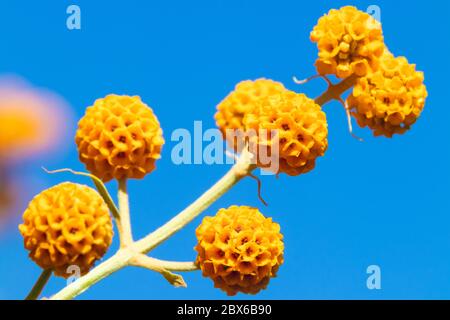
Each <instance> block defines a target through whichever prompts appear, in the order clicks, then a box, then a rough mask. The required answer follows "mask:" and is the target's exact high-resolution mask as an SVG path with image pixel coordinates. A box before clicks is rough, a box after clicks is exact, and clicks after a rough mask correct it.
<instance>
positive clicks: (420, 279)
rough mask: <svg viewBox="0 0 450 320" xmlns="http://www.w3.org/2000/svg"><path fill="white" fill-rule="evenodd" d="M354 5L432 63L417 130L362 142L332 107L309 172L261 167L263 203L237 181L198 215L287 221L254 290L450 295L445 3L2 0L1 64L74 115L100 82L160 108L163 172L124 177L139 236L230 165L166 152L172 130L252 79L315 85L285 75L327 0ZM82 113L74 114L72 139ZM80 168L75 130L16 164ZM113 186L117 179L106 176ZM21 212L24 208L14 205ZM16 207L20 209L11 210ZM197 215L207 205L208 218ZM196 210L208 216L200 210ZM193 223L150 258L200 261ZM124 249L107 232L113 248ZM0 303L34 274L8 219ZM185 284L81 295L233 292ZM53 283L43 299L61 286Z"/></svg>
mask: <svg viewBox="0 0 450 320" xmlns="http://www.w3.org/2000/svg"><path fill="white" fill-rule="evenodd" d="M70 4H77V5H79V6H80V7H81V12H82V29H81V30H78V31H69V30H68V29H67V28H66V18H67V15H66V13H65V11H66V8H67V6H69V5H70ZM345 4H354V5H356V6H358V7H359V8H360V9H362V10H365V9H366V8H367V7H368V6H369V5H372V4H376V5H378V6H379V7H380V9H381V20H382V24H383V29H384V35H385V40H386V42H387V45H388V46H389V48H390V50H391V51H392V52H393V53H394V54H396V55H405V56H406V57H407V58H408V59H409V61H410V62H414V63H416V64H417V66H418V69H419V70H422V71H424V72H425V79H426V80H425V83H426V85H427V89H428V92H429V97H428V99H427V103H426V106H425V110H424V112H423V114H422V116H421V118H420V119H419V121H418V122H417V123H416V124H415V125H414V127H413V129H412V130H411V131H410V132H408V133H407V134H405V135H403V136H395V137H394V138H393V139H387V138H373V137H372V136H371V133H370V131H368V130H367V129H361V128H358V127H356V133H357V134H358V135H360V136H362V137H363V138H364V139H365V141H364V142H362V143H361V142H359V141H357V140H355V139H353V138H352V137H351V136H350V135H349V134H348V132H347V127H346V119H345V114H344V111H343V109H342V108H341V107H340V106H339V105H338V104H335V103H332V104H329V105H326V107H325V108H324V109H325V111H326V113H327V118H328V123H329V149H328V151H327V153H326V155H325V157H323V158H321V159H320V160H319V161H318V164H317V167H316V169H315V170H314V171H313V172H311V173H309V174H307V175H302V176H298V177H287V176H283V175H282V176H280V177H279V178H278V179H276V178H275V177H273V176H264V177H262V181H263V195H264V197H265V199H266V200H267V202H268V203H269V206H268V207H264V206H263V205H262V204H261V203H260V202H259V201H258V198H257V195H256V191H255V190H256V186H255V182H254V181H253V180H251V179H248V180H245V181H243V182H242V183H240V184H239V185H238V186H237V187H235V188H234V189H233V190H232V191H230V192H229V193H228V194H226V195H225V196H224V197H223V198H222V199H220V201H218V202H217V203H216V204H214V205H213V206H212V207H211V208H209V209H208V210H207V212H206V214H207V215H212V214H214V213H215V212H216V211H217V210H218V209H219V208H221V207H228V206H229V205H232V204H239V205H252V206H257V207H259V208H260V209H261V211H262V212H263V213H264V214H265V215H267V216H272V217H273V218H274V220H275V221H277V222H278V223H280V224H281V228H282V232H283V233H284V236H285V246H286V250H285V263H284V265H283V266H282V267H281V269H280V272H279V276H278V277H277V278H276V279H273V280H272V281H271V284H270V285H269V287H268V289H267V290H265V291H263V292H261V293H260V294H259V295H257V296H256V297H252V296H245V295H238V296H236V297H235V298H236V299H239V298H261V299H345V298H352V299H379V298H383V299H397V298H411V299H431V298H436V299H441V298H446V299H450V281H449V270H450V215H449V213H450V210H449V209H450V197H449V190H450V179H449V178H450V166H449V164H450V149H449V148H448V146H447V143H448V141H447V138H448V136H449V132H448V121H449V119H450V109H449V108H448V107H447V105H448V98H447V97H446V94H448V82H447V76H448V74H449V72H450V70H449V64H448V61H447V59H446V57H447V56H448V52H449V50H450V43H449V41H448V38H449V31H450V22H449V20H448V17H447V14H448V12H449V11H450V4H449V2H446V1H433V2H428V1H427V2H425V1H395V2H394V1H374V0H371V1H358V2H355V1H303V2H301V1H294V0H292V1H277V2H273V1H262V0H260V1H249V0H246V1H217V0H214V1H164V2H163V1H158V2H156V1H155V2H150V1H137V0H128V1H123V2H119V1H95V2H94V1H86V0H76V1H70V2H69V1H57V2H56V1H49V0H48V1H40V2H29V1H22V0H14V1H13V0H5V1H2V2H1V4H0V30H1V39H2V40H1V41H2V45H3V46H2V50H1V51H0V73H15V74H18V75H20V76H22V77H24V78H26V79H27V80H28V81H30V82H31V83H32V84H34V85H37V86H39V87H45V88H49V89H52V90H54V91H56V92H58V93H59V94H60V95H62V96H63V97H65V99H66V100H67V101H68V102H69V103H70V104H71V105H72V106H73V108H74V115H75V119H78V118H79V117H81V116H82V115H83V113H84V109H85V108H86V107H87V106H89V105H90V104H91V103H92V102H93V101H94V100H95V99H96V98H99V97H103V96H105V95H106V94H109V93H117V94H130V95H135V94H137V95H140V96H141V97H142V98H143V100H144V101H145V102H147V103H148V104H149V105H150V106H152V108H153V109H154V111H155V113H156V114H157V116H158V118H159V120H160V122H161V125H162V127H163V130H164V132H165V137H166V140H167V144H166V145H165V148H164V150H163V157H162V159H161V160H160V161H159V162H158V163H157V166H158V168H157V170H156V171H155V172H154V173H152V174H151V175H149V176H147V178H146V179H144V180H141V181H132V182H131V183H130V188H129V189H130V197H131V201H132V202H131V209H132V222H133V226H134V233H135V236H136V237H141V236H143V235H145V234H146V233H147V232H149V231H152V230H153V229H155V228H157V227H158V226H160V225H161V224H163V223H164V222H165V221H167V220H168V219H170V218H171V217H172V216H173V215H174V214H175V213H177V212H178V211H180V210H181V209H183V208H184V207H185V206H186V205H188V204H189V203H190V202H191V201H193V200H194V199H195V198H196V197H197V196H199V195H200V194H201V193H202V192H203V191H204V190H206V189H207V188H208V187H209V186H210V185H212V183H213V182H214V181H216V180H217V179H218V178H219V177H220V176H221V175H222V174H224V173H225V172H226V170H227V168H228V167H227V166H225V165H215V166H210V165H182V166H176V165H175V164H173V163H172V162H171V159H170V151H171V149H172V147H173V146H174V145H175V143H174V142H171V141H170V133H171V132H172V131H173V130H174V129H176V128H187V129H189V130H192V128H193V126H194V121H196V120H201V121H203V127H204V128H213V127H214V126H215V124H214V120H213V115H214V113H215V106H216V105H217V103H218V102H219V101H220V100H221V99H223V97H224V96H225V95H226V94H227V93H228V92H229V91H230V90H232V88H233V87H234V85H235V84H236V83H237V82H239V81H241V80H245V79H255V78H259V77H267V78H272V79H274V80H278V81H281V82H283V83H284V84H285V85H286V86H287V87H288V88H290V89H294V90H296V91H303V92H305V93H306V94H308V95H309V96H311V97H315V96H316V95H318V94H320V93H321V91H323V90H324V89H325V86H324V83H323V82H322V81H320V80H316V81H313V82H311V83H308V84H306V85H304V86H302V87H299V86H297V85H295V84H293V82H292V80H291V77H292V76H293V75H297V76H298V77H300V78H301V77H307V76H309V75H312V74H313V73H314V71H315V69H314V66H313V63H314V61H315V58H316V55H317V49H316V47H315V45H314V44H313V43H311V42H310V41H309V32H310V30H311V29H312V27H313V26H314V24H315V23H316V21H317V19H318V18H319V17H320V16H321V15H323V14H324V13H325V12H327V11H328V10H329V9H331V8H339V7H340V6H342V5H345ZM75 128H76V122H75V121H74V122H70V123H67V132H68V136H69V137H70V136H73V135H74V132H75ZM41 165H44V166H46V167H49V168H61V167H70V168H73V169H77V170H84V167H83V165H82V164H81V163H79V162H78V161H77V153H76V147H75V144H74V143H73V141H72V140H71V139H69V140H68V141H67V147H66V148H65V149H61V152H60V153H58V154H52V155H48V157H46V158H41V159H39V161H34V162H31V163H28V165H27V166H25V167H23V173H22V180H24V181H26V182H27V184H28V185H29V188H31V189H33V190H32V193H38V192H39V191H40V190H42V189H44V188H47V187H50V186H52V185H54V184H57V183H59V182H62V181H65V180H72V181H76V182H81V183H83V182H86V183H89V181H87V180H85V179H84V178H80V177H74V176H71V175H67V174H61V175H53V176H50V175H47V174H45V173H44V172H42V171H41V169H40V166H41ZM108 187H109V188H110V190H111V192H113V193H115V192H116V184H115V183H114V182H112V183H109V184H108ZM22 209H23V208H22ZM20 214H21V212H18V213H17V215H18V216H19V215H20ZM204 215H205V214H204ZM204 215H203V216H204ZM200 221H201V220H200V218H198V219H196V220H195V221H194V222H193V223H191V224H190V225H189V226H188V227H187V228H185V229H183V230H182V231H181V232H180V233H178V234H177V235H176V236H174V237H173V238H171V239H170V240H169V241H167V242H166V243H164V244H163V245H162V246H161V247H159V248H158V249H157V250H155V251H154V252H153V254H154V255H155V256H156V257H158V258H164V259H173V260H193V259H194V258H195V252H194V251H193V246H194V245H195V235H194V230H195V228H196V226H197V225H198V224H199V223H200ZM116 247H117V243H116V242H115V243H114V245H113V247H112V248H111V251H110V252H109V254H111V253H112V252H113V251H114V250H115V249H116ZM0 255H1V259H0V299H11V298H12V299H14V298H16V299H20V298H22V297H24V296H25V295H26V293H27V292H28V290H29V289H30V288H31V286H32V284H33V283H34V281H35V279H36V278H37V277H38V274H39V272H40V270H39V268H38V267H37V266H36V265H34V263H32V262H31V261H29V260H28V258H27V253H26V251H25V250H24V249H23V244H22V238H21V236H20V235H19V233H18V231H17V228H16V225H15V224H14V223H13V224H11V225H10V227H9V228H8V230H7V232H6V233H4V234H2V235H0ZM369 265H379V266H380V268H381V274H382V281H381V285H382V288H381V290H368V289H367V287H366V279H367V276H368V275H367V274H366V268H367V267H368V266H369ZM184 276H185V280H186V282H187V283H188V286H189V287H188V288H187V289H176V288H173V287H171V286H170V285H169V284H168V283H167V282H165V281H164V279H162V277H161V276H159V275H158V274H155V273H152V272H150V271H146V270H140V269H135V268H129V269H125V270H122V271H120V272H118V273H116V274H114V275H112V276H111V277H109V278H107V279H106V280H104V281H102V282H101V283H99V284H97V285H95V286H94V287H92V288H91V289H90V290H89V291H87V292H85V293H84V294H83V295H82V296H81V297H80V299H109V298H126V299H155V298H162V299H171V298H176V299H193V298H199V299H210V298H219V299H221V298H226V295H225V294H224V293H222V292H221V291H219V290H217V289H214V288H213V286H212V282H211V281H210V280H209V279H205V278H202V276H201V274H200V273H199V272H196V273H186V274H185V275H184ZM64 284H65V281H64V280H63V279H57V278H53V279H51V281H50V283H49V285H48V287H47V288H46V290H45V292H44V295H47V296H48V295H51V294H52V293H55V292H56V291H58V290H59V288H61V287H62V286H64Z"/></svg>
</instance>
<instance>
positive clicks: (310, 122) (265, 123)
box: [244, 90, 328, 176]
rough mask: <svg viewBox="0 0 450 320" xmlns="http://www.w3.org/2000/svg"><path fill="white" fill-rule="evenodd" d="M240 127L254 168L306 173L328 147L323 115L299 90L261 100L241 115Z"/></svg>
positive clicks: (319, 108) (294, 173)
mask: <svg viewBox="0 0 450 320" xmlns="http://www.w3.org/2000/svg"><path fill="white" fill-rule="evenodd" d="M244 126H245V130H246V133H247V138H248V139H249V148H250V152H253V153H254V155H255V156H256V160H257V165H258V167H260V168H265V169H267V170H270V171H276V172H275V173H280V172H283V173H286V174H288V175H292V176H295V175H299V174H302V173H307V172H309V171H311V170H312V169H313V168H314V167H315V163H316V159H317V158H318V157H320V156H323V155H324V154H325V151H326V150H327V147H328V140H327V137H328V125H327V119H326V115H325V113H324V112H323V111H322V108H321V107H320V106H319V105H318V104H316V103H315V102H314V100H312V99H310V98H308V97H307V96H306V95H304V94H301V93H295V92H293V91H289V90H285V91H284V92H282V93H280V94H277V95H272V96H270V97H267V98H266V99H263V100H261V102H260V103H259V106H258V107H257V108H255V109H254V110H253V112H251V113H249V114H247V115H246V116H245V118H244ZM272 161H278V166H276V165H274V164H273V163H271V162H272ZM274 169H276V170H274Z"/></svg>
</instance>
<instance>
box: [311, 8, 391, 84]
mask: <svg viewBox="0 0 450 320" xmlns="http://www.w3.org/2000/svg"><path fill="white" fill-rule="evenodd" d="M310 39H311V41H313V42H315V43H317V48H318V50H319V54H318V59H317V60H316V64H315V65H316V68H317V72H318V73H319V74H322V75H326V74H333V75H336V76H337V77H338V78H347V77H349V76H351V75H353V74H355V75H356V76H364V75H366V74H367V73H368V72H369V71H370V70H376V69H377V68H378V64H379V58H380V57H381V55H382V54H383V52H384V48H385V45H384V40H383V33H382V29H381V24H380V23H379V22H378V21H377V20H375V18H373V17H372V16H371V15H369V14H367V13H366V12H363V11H360V10H358V9H356V8H355V7H352V6H346V7H342V8H341V9H338V10H336V9H332V10H330V11H329V12H328V14H326V15H324V16H322V17H321V18H320V19H319V21H318V23H317V25H316V26H314V28H313V31H312V32H311V35H310Z"/></svg>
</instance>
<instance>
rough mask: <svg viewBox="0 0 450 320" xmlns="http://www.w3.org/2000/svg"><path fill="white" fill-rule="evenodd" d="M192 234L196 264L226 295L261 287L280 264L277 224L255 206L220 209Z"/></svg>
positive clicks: (279, 237) (282, 247) (263, 286)
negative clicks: (194, 237)
mask: <svg viewBox="0 0 450 320" xmlns="http://www.w3.org/2000/svg"><path fill="white" fill-rule="evenodd" d="M196 235H197V239H198V244H197V246H196V247H195V249H196V251H197V252H198V255H197V260H196V263H197V264H198V265H199V267H200V268H201V270H202V273H203V276H205V277H209V278H211V279H212V280H213V281H214V286H215V287H216V288H220V289H222V290H223V291H225V292H226V293H227V294H228V295H235V294H237V293H238V292H242V293H247V294H256V293H258V292H259V291H260V290H262V289H265V288H266V287H267V285H268V283H269V280H270V278H272V277H275V276H276V273H277V270H278V268H279V266H280V265H281V264H282V263H283V251H284V244H283V235H282V234H281V233H280V226H279V225H278V224H277V223H274V222H273V221H272V219H271V218H265V217H264V216H263V215H262V214H261V213H260V212H259V211H258V209H256V208H252V207H248V206H231V207H229V208H227V209H220V210H219V211H218V212H217V214H216V215H215V216H214V217H205V218H204V219H203V221H202V223H201V224H200V226H199V227H198V228H197V230H196Z"/></svg>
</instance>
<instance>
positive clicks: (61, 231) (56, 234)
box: [19, 182, 113, 278]
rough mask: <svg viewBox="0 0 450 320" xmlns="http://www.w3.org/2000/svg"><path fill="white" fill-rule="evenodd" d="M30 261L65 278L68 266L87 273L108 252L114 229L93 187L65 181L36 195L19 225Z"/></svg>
mask: <svg viewBox="0 0 450 320" xmlns="http://www.w3.org/2000/svg"><path fill="white" fill-rule="evenodd" d="M19 230H20V233H21V234H22V236H23V238H24V245H25V248H26V249H27V250H28V251H29V252H30V253H29V256H30V258H31V259H32V260H33V261H34V262H36V264H38V265H39V266H40V267H41V268H43V269H51V270H53V272H54V274H55V275H57V276H61V277H64V278H68V277H69V276H71V275H73V270H72V269H69V268H70V267H73V266H75V267H78V268H79V271H80V274H81V275H84V274H86V273H87V272H88V271H89V270H90V269H91V267H92V266H93V265H94V263H95V261H96V260H99V259H101V258H102V257H103V255H104V254H105V253H106V251H107V250H108V248H109V246H110V245H111V241H112V237H113V226H112V223H111V217H110V215H109V211H108V207H107V206H106V203H105V202H104V201H103V199H102V197H101V196H100V195H99V194H98V193H97V192H96V191H95V190H93V189H92V188H89V187H87V186H84V185H80V184H76V183H70V182H65V183H62V184H59V185H56V186H54V187H52V188H50V189H47V190H45V191H43V192H42V193H40V194H38V195H37V196H36V197H34V199H33V200H32V201H31V202H30V204H29V205H28V208H27V209H26V210H25V212H24V214H23V223H22V224H21V225H20V226H19Z"/></svg>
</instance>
